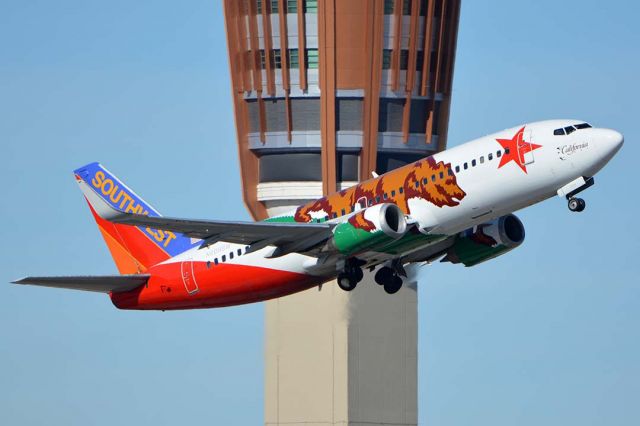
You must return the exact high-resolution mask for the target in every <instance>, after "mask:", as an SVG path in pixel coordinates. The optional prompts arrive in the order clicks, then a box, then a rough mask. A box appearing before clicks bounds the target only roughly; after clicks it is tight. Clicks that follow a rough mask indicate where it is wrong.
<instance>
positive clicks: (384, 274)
mask: <svg viewBox="0 0 640 426" xmlns="http://www.w3.org/2000/svg"><path fill="white" fill-rule="evenodd" d="M392 278H393V269H391V268H389V267H387V266H383V267H382V268H380V269H378V272H376V275H375V277H374V279H375V280H376V283H378V284H379V285H384V283H386V282H387V281H390V280H391V279H392Z"/></svg>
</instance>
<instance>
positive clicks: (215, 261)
mask: <svg viewBox="0 0 640 426" xmlns="http://www.w3.org/2000/svg"><path fill="white" fill-rule="evenodd" d="M213 264H214V265H217V264H218V258H217V257H216V258H215V259H213Z"/></svg>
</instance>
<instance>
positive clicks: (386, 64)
mask: <svg viewBox="0 0 640 426" xmlns="http://www.w3.org/2000/svg"><path fill="white" fill-rule="evenodd" d="M391 52H392V50H391V49H384V50H383V51H382V69H383V70H388V69H389V68H391Z"/></svg>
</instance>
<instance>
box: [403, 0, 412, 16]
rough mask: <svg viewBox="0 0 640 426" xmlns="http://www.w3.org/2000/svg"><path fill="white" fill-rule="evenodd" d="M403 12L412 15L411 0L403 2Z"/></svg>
mask: <svg viewBox="0 0 640 426" xmlns="http://www.w3.org/2000/svg"><path fill="white" fill-rule="evenodd" d="M402 14H403V15H411V0H404V1H403V2H402Z"/></svg>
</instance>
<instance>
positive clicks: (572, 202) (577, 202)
mask: <svg viewBox="0 0 640 426" xmlns="http://www.w3.org/2000/svg"><path fill="white" fill-rule="evenodd" d="M567 205H568V207H569V210H571V211H572V212H581V211H583V210H584V208H585V207H586V206H587V203H585V202H584V200H583V199H582V198H570V199H569V203H568V204H567Z"/></svg>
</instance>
